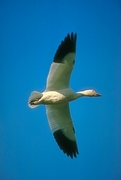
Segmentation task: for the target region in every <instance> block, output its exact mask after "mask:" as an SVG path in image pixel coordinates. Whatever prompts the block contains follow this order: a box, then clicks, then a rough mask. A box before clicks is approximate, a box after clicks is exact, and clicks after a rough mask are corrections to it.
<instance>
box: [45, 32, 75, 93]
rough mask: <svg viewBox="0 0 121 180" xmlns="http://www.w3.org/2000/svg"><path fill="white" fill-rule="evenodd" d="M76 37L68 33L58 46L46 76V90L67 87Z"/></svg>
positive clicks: (73, 57)
mask: <svg viewBox="0 0 121 180" xmlns="http://www.w3.org/2000/svg"><path fill="white" fill-rule="evenodd" d="M76 37H77V35H76V34H74V33H71V34H68V35H67V36H66V37H65V39H64V40H63V41H62V42H61V44H60V46H59V47H58V49H57V51H56V53H55V56H54V60H53V63H52V65H51V67H50V71H49V74H48V78H47V84H46V91H51V90H55V89H56V90H57V89H64V88H68V87H69V81H70V75H71V72H72V69H73V65H74V61H75V53H76Z"/></svg>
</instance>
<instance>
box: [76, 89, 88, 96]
mask: <svg viewBox="0 0 121 180" xmlns="http://www.w3.org/2000/svg"><path fill="white" fill-rule="evenodd" d="M77 95H78V97H82V96H91V94H90V90H84V91H79V92H77Z"/></svg>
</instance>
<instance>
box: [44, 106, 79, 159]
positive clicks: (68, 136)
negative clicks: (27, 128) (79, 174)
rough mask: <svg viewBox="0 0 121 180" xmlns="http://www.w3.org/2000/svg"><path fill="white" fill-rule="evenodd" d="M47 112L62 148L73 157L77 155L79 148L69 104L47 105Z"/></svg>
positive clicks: (52, 129)
mask: <svg viewBox="0 0 121 180" xmlns="http://www.w3.org/2000/svg"><path fill="white" fill-rule="evenodd" d="M46 112H47V117H48V122H49V125H50V129H51V131H52V133H53V135H54V137H55V139H56V142H57V144H58V145H59V147H60V149H62V150H63V152H64V153H66V154H67V155H68V156H70V157H71V158H73V157H76V155H77V154H78V148H77V143H76V138H75V134H74V133H75V132H74V127H73V124H72V120H71V116H70V112H69V104H68V103H65V104H56V105H47V106H46Z"/></svg>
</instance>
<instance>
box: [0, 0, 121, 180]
mask: <svg viewBox="0 0 121 180" xmlns="http://www.w3.org/2000/svg"><path fill="white" fill-rule="evenodd" d="M71 32H76V33H77V36H78V37H77V51H76V62H75V67H74V70H73V73H72V76H71V82H70V85H71V88H72V89H73V90H75V91H79V90H83V89H88V88H93V89H95V90H96V91H98V92H99V93H101V94H102V97H101V98H82V99H78V100H77V101H74V102H71V103H70V109H71V116H72V118H73V122H74V126H75V130H76V138H77V143H78V149H79V152H80V154H79V155H78V157H77V158H76V159H73V160H72V159H71V158H69V157H67V156H66V155H65V154H63V152H62V151H61V150H60V149H59V147H58V146H57V144H56V142H55V140H54V138H53V135H52V133H51V131H50V129H49V126H48V122H47V117H46V113H45V107H44V106H40V107H38V108H36V109H30V108H29V107H28V105H27V101H28V97H29V95H30V93H31V91H33V90H39V91H41V92H42V91H43V90H44V88H45V85H46V77H47V74H48V71H49V67H50V64H51V62H52V60H53V57H54V54H55V52H56V49H57V47H58V45H59V44H60V42H61V41H62V40H63V39H64V37H65V36H66V35H67V33H71ZM0 77H1V78H0V81H1V82H0V83H1V87H0V94H1V98H0V179H1V180H21V179H23V180H27V179H29V180H35V179H36V180H40V179H41V180H45V179H47V180H50V179H53V180H56V179H58V180H66V179H69V180H73V179H76V180H80V179H81V180H97V179H98V180H102V179H103V180H120V179H121V103H120V102H121V95H120V88H121V80H120V78H121V1H120V0H110V1H109V0H102V1H97V0H92V1H89V0H87V1H84V0H80V1H79V0H67V1H64V0H62V1H56V0H51V1H49V0H44V1H40V0H36V1H33V0H21V1H18V0H16V1H14V0H1V1H0Z"/></svg>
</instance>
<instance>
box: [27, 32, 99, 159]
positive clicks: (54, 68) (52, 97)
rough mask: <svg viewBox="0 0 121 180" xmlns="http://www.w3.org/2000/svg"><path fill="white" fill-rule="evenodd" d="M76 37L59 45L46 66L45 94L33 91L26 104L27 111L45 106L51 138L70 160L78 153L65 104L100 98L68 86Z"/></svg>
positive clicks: (92, 93)
mask: <svg viewBox="0 0 121 180" xmlns="http://www.w3.org/2000/svg"><path fill="white" fill-rule="evenodd" d="M76 38H77V34H74V33H71V34H68V35H67V36H66V37H65V39H64V40H63V41H62V42H61V44H60V45H59V47H58V49H57V51H56V53H55V56H54V60H53V63H52V65H51V67H50V71H49V74H48V77H47V84H46V89H45V91H44V92H42V93H40V92H38V91H33V92H32V93H31V95H30V97H29V101H28V105H29V107H30V108H35V107H37V106H39V105H40V104H44V105H46V113H47V117H48V122H49V125H50V129H51V131H52V133H53V135H54V138H55V140H56V142H57V144H58V145H59V147H60V149H62V150H63V152H64V153H66V154H67V155H68V156H70V157H71V158H73V157H76V156H77V154H79V152H78V148H77V143H76V137H75V131H74V126H73V123H72V119H71V115H70V111H69V102H70V101H73V100H75V99H77V98H80V97H82V96H90V97H93V96H95V97H98V96H101V95H100V94H98V93H96V92H95V91H94V90H85V91H80V92H74V91H73V90H72V89H70V87H69V81H70V75H71V72H72V69H73V66H74V61H75V53H76Z"/></svg>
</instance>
